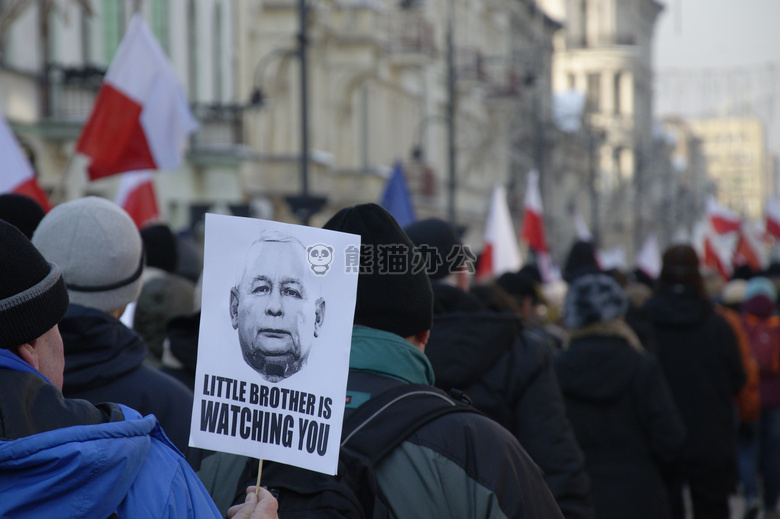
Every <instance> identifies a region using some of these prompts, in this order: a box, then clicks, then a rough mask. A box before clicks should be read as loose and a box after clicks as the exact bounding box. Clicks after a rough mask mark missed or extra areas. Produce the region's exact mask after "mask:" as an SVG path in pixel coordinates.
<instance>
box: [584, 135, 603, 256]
mask: <svg viewBox="0 0 780 519" xmlns="http://www.w3.org/2000/svg"><path fill="white" fill-rule="evenodd" d="M587 135H588V170H589V173H590V182H589V184H590V226H591V228H592V229H593V244H594V245H596V246H598V245H599V239H600V236H599V234H600V233H601V226H600V224H599V220H600V219H599V191H598V185H597V182H598V172H597V165H596V162H597V161H596V149H597V148H596V146H597V142H596V139H597V138H598V137H597V135H596V134H595V131H594V128H593V126H592V125H591V124H590V122H588V125H587ZM599 140H600V139H599Z"/></svg>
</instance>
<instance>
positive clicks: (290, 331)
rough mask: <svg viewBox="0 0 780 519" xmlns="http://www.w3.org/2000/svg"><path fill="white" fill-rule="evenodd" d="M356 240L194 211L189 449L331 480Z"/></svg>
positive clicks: (338, 432)
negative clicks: (199, 222) (197, 284)
mask: <svg viewBox="0 0 780 519" xmlns="http://www.w3.org/2000/svg"><path fill="white" fill-rule="evenodd" d="M359 250H360V237H359V236H356V235H351V234H345V233H339V232H335V231H329V230H325V229H317V228H313V227H304V226H299V225H290V224H283V223H279V222H271V221H266V220H258V219H253V218H240V217H235V216H224V215H214V214H207V215H206V235H205V248H204V259H203V294H202V305H201V322H200V335H199V342H198V364H197V369H196V379H195V399H194V403H193V408H192V427H191V430H190V446H192V447H200V448H203V449H209V450H216V451H223V452H229V453H233V454H239V455H244V456H251V457H254V458H259V459H261V460H263V459H265V460H272V461H278V462H281V463H286V464H289V465H295V466H298V467H303V468H306V469H310V470H315V471H318V472H323V473H326V474H335V473H336V469H337V464H338V455H339V443H340V440H341V425H342V419H343V415H344V402H345V398H346V385H347V373H348V371H349V349H350V342H351V336H352V320H353V316H354V312H355V298H356V294H357V280H358V273H357V270H358V269H357V268H352V267H354V266H356V265H357V264H358V255H357V254H358V251H359Z"/></svg>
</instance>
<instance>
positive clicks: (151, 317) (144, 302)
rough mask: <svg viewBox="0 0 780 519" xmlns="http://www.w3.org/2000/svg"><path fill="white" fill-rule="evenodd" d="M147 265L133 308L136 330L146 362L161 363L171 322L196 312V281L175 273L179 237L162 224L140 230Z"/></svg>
mask: <svg viewBox="0 0 780 519" xmlns="http://www.w3.org/2000/svg"><path fill="white" fill-rule="evenodd" d="M141 240H142V241H143V244H144V253H145V255H146V266H145V267H144V272H143V274H142V276H141V293H140V294H139V296H138V301H137V302H136V305H135V310H134V311H133V321H132V322H133V330H135V332H136V333H137V334H138V335H140V336H141V338H142V339H143V340H144V342H145V343H146V347H147V350H148V354H149V355H148V357H147V361H148V363H149V364H150V365H152V366H157V365H158V364H160V362H161V360H162V356H163V341H164V340H165V337H166V328H167V326H168V323H169V322H170V321H171V320H172V319H174V318H175V317H178V316H186V315H190V314H191V313H192V312H193V311H194V307H193V304H192V302H193V293H194V290H195V283H193V282H192V281H190V280H189V279H187V278H185V277H183V276H179V275H178V274H176V273H175V271H176V265H177V261H178V251H177V248H176V237H175V236H174V234H173V232H172V231H171V228H170V227H169V226H168V225H166V224H163V223H156V224H152V225H148V226H146V227H144V228H143V229H141Z"/></svg>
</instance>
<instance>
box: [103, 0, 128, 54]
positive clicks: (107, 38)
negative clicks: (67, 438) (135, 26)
mask: <svg viewBox="0 0 780 519" xmlns="http://www.w3.org/2000/svg"><path fill="white" fill-rule="evenodd" d="M122 7H123V4H122V3H121V2H117V1H116V0H103V59H104V60H105V62H106V63H111V61H112V60H113V59H114V54H116V49H117V48H118V47H119V42H120V41H121V40H122V35H123V34H124V32H125V20H124V18H125V16H124V9H123V8H122Z"/></svg>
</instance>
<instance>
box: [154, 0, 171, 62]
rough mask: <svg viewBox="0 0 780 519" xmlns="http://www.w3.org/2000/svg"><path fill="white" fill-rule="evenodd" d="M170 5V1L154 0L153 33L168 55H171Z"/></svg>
mask: <svg viewBox="0 0 780 519" xmlns="http://www.w3.org/2000/svg"><path fill="white" fill-rule="evenodd" d="M168 3H169V0H152V32H153V33H154V37H155V38H157V41H158V42H159V43H160V46H161V47H162V48H163V50H164V51H165V53H166V54H170V37H169V32H170V31H169V29H168Z"/></svg>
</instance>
